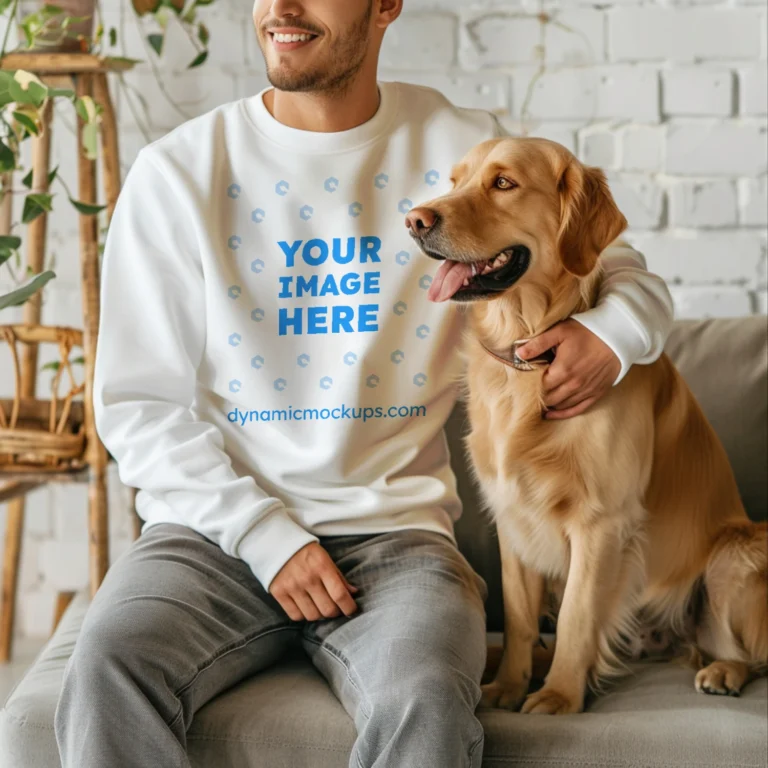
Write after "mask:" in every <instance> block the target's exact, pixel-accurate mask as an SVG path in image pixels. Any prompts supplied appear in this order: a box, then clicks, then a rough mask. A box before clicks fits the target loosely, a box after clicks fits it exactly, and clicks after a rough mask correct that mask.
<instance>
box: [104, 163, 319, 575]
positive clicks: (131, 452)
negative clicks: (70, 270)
mask: <svg viewBox="0 0 768 768" xmlns="http://www.w3.org/2000/svg"><path fill="white" fill-rule="evenodd" d="M160 162H165V160H164V158H162V157H161V158H159V159H158V158H155V157H153V156H151V155H150V154H149V153H148V150H142V151H141V152H140V153H139V156H138V157H137V159H136V161H135V163H134V165H133V166H132V167H131V169H130V171H129V173H128V175H127V177H126V179H125V183H124V185H123V189H122V191H121V193H120V196H119V198H118V202H117V205H116V207H115V211H114V215H113V218H112V221H111V224H110V227H109V232H108V235H107V241H106V245H105V253H104V259H103V267H102V285H101V319H100V323H101V326H100V332H99V341H98V349H97V355H96V366H95V380H94V392H93V397H94V410H95V418H96V427H97V430H98V433H99V435H100V437H101V439H102V441H103V442H104V444H105V445H106V447H107V448H108V449H109V451H110V452H111V453H112V455H113V456H114V457H115V459H116V460H117V462H118V469H119V473H120V478H121V480H122V481H123V482H124V483H125V484H126V485H129V486H131V487H134V488H139V489H141V490H142V491H143V492H144V493H145V494H146V496H147V498H146V503H151V504H154V505H159V506H161V507H162V512H163V516H164V517H167V518H168V520H169V521H177V522H179V523H181V524H185V525H188V526H189V527H190V528H192V529H194V530H196V531H198V532H199V533H201V534H203V535H204V536H206V537H208V538H209V539H211V540H213V541H215V542H216V543H217V544H218V545H219V546H220V547H221V548H222V549H223V550H224V552H226V553H227V554H228V555H231V556H233V557H239V558H241V559H242V560H245V561H246V562H247V563H248V565H249V566H250V568H251V570H252V571H253V573H254V574H255V576H256V577H257V578H258V579H259V581H260V582H261V583H262V584H263V585H264V587H265V589H268V588H269V585H270V583H271V581H272V580H273V578H274V577H275V575H276V574H277V573H278V571H279V570H280V569H281V568H282V566H283V565H284V564H285V563H286V562H287V561H288V560H289V559H290V558H291V557H292V556H293V555H294V554H295V553H296V552H297V551H298V550H300V549H301V548H302V547H304V546H306V545H307V544H309V543H310V542H315V541H317V537H315V536H313V535H312V534H310V533H309V532H308V531H305V530H304V529H303V528H302V527H301V526H299V525H298V524H297V523H296V522H294V520H293V519H292V518H291V517H290V516H289V515H288V513H287V511H286V509H285V506H284V505H283V503H282V502H281V501H280V500H279V499H277V498H274V497H271V496H269V495H268V494H267V493H265V492H264V491H263V490H262V489H261V488H259V486H258V485H257V484H256V482H255V481H254V479H253V478H252V477H249V476H244V477H239V476H238V475H237V474H236V473H235V471H234V469H233V468H232V462H231V460H230V457H229V456H228V455H227V453H226V452H225V447H224V438H223V435H222V433H221V431H220V430H219V429H218V428H217V427H216V426H214V425H213V424H211V423H207V422H205V421H201V420H198V419H197V418H195V417H194V416H193V414H192V412H191V410H190V408H191V406H192V403H193V399H194V396H195V387H196V379H197V368H198V365H199V364H200V362H201V360H202V357H203V350H204V346H205V336H206V317H205V315H206V312H205V293H204V290H205V285H204V278H203V272H202V265H201V262H200V258H199V255H198V253H197V251H196V248H195V242H194V234H193V232H192V230H193V229H194V227H193V226H190V219H189V216H190V215H191V210H192V209H191V203H189V201H188V200H187V199H186V194H187V190H185V189H184V188H183V185H181V184H173V182H172V181H169V180H168V179H169V177H170V178H172V177H173V174H172V169H167V168H165V167H162V168H161V167H160V165H159V163H160ZM163 171H164V172H163ZM169 171H171V172H170V173H169ZM187 205H189V206H190V207H189V208H188V209H187V210H185V206H187Z"/></svg>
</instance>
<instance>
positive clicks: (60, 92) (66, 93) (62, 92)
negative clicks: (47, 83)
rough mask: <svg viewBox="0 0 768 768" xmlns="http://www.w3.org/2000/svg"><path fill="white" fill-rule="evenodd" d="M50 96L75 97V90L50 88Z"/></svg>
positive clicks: (54, 97) (53, 97)
mask: <svg viewBox="0 0 768 768" xmlns="http://www.w3.org/2000/svg"><path fill="white" fill-rule="evenodd" d="M48 96H50V97H51V98H52V99H56V98H62V99H74V98H75V92H74V91H73V90H72V89H71V88H49V89H48Z"/></svg>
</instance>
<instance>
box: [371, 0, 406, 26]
mask: <svg viewBox="0 0 768 768" xmlns="http://www.w3.org/2000/svg"><path fill="white" fill-rule="evenodd" d="M378 4H379V10H378V16H377V19H376V26H378V27H381V28H382V29H386V28H387V27H388V26H389V25H390V24H391V23H392V22H393V21H395V20H396V19H397V17H398V16H399V15H400V13H401V12H402V10H403V0H378Z"/></svg>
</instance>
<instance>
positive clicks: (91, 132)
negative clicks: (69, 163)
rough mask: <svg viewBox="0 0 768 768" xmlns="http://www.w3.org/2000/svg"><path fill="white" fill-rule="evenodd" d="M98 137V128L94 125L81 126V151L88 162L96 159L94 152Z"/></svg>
mask: <svg viewBox="0 0 768 768" xmlns="http://www.w3.org/2000/svg"><path fill="white" fill-rule="evenodd" d="M98 135H99V126H98V125H97V124H96V123H88V124H87V125H84V126H83V149H84V150H85V156H86V157H87V158H88V159H89V160H96V158H97V157H98V152H97V150H96V144H97V141H96V140H97V138H98Z"/></svg>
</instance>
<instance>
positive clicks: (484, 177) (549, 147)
mask: <svg viewBox="0 0 768 768" xmlns="http://www.w3.org/2000/svg"><path fill="white" fill-rule="evenodd" d="M451 181H452V182H453V189H452V190H451V191H450V192H449V193H448V194H446V195H444V196H443V197H438V198H436V199H434V200H431V201H429V202H427V203H424V204H423V205H420V206H418V207H416V208H414V209H412V210H411V212H410V213H409V214H408V216H407V217H406V225H407V226H408V228H409V229H410V232H411V236H412V237H413V238H414V240H415V241H416V242H417V243H418V244H419V246H420V248H421V249H422V250H423V251H424V253H425V254H427V256H431V257H432V258H434V259H440V260H443V264H441V266H440V268H439V269H438V271H437V274H436V276H435V278H434V280H433V283H432V286H431V287H430V292H429V298H430V299H432V300H433V301H446V300H448V299H453V300H455V301H472V300H478V299H489V298H495V297H497V296H500V295H502V294H503V293H504V292H506V291H507V290H509V289H511V288H512V287H513V286H516V285H522V284H524V283H525V282H526V281H530V280H536V281H538V282H546V283H547V284H550V285H551V284H553V282H555V281H557V280H559V279H561V278H562V276H564V275H571V276H573V277H576V278H583V277H586V276H587V275H589V274H590V273H591V272H592V270H593V269H594V268H595V266H596V264H597V261H598V257H599V255H600V253H601V251H602V250H603V249H604V248H605V247H606V246H607V245H609V244H610V243H611V242H612V241H613V240H614V239H615V238H616V237H618V235H619V234H620V233H621V232H622V231H623V230H624V229H625V228H626V226H627V222H626V219H625V218H624V216H623V215H622V214H621V212H620V211H619V209H618V208H617V207H616V203H615V202H614V200H613V197H612V196H611V193H610V190H609V189H608V184H607V182H606V180H605V175H604V174H603V172H602V171H601V170H600V169H598V168H591V167H588V166H585V165H583V164H582V163H580V162H579V161H578V160H577V159H576V158H575V157H574V156H573V155H572V154H571V153H570V152H569V151H568V150H567V149H566V148H565V147H563V146H561V145H559V144H556V143H554V142H552V141H547V140H546V139H494V140H491V141H486V142H483V143H482V144H479V145H478V146H476V147H475V148H474V149H472V150H471V151H470V152H469V153H468V154H467V155H466V157H464V159H463V160H462V161H461V162H459V163H458V165H456V166H455V167H454V168H453V171H452V176H451Z"/></svg>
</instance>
